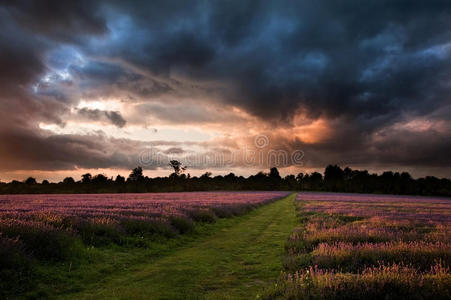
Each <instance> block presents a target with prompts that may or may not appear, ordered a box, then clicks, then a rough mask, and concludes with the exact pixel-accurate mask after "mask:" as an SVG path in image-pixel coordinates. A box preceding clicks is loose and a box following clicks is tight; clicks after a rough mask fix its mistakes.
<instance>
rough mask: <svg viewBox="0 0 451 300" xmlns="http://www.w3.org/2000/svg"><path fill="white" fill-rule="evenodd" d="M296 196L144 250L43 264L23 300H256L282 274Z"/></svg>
mask: <svg viewBox="0 0 451 300" xmlns="http://www.w3.org/2000/svg"><path fill="white" fill-rule="evenodd" d="M294 197H295V194H292V195H290V196H288V197H286V198H284V199H282V200H279V201H276V202H274V203H272V204H269V205H266V206H263V207H261V208H258V209H256V210H254V211H252V212H250V213H248V214H246V215H244V216H240V217H233V218H229V219H220V220H218V221H217V222H216V223H214V224H202V225H197V226H196V227H195V230H194V232H192V233H190V234H186V235H182V236H180V237H177V238H173V239H159V240H143V242H142V243H143V245H145V247H141V248H137V247H134V246H131V247H123V246H121V247H119V246H111V247H108V248H106V247H103V248H93V247H91V248H87V249H85V251H84V253H83V255H82V257H81V258H79V259H76V260H74V261H73V262H72V263H71V262H65V263H61V264H59V265H50V264H49V265H40V266H38V267H37V269H36V270H35V271H36V274H37V277H39V278H40V279H39V280H38V282H39V284H38V286H37V287H35V288H34V289H33V290H32V291H31V292H29V293H28V294H27V296H31V297H55V298H76V299H94V298H95V299H99V298H100V299H102V298H103V299H106V298H108V299H130V298H134V299H135V298H138V299H139V298H141V299H255V298H256V296H257V294H258V293H259V291H260V290H261V289H262V288H264V287H265V286H267V285H268V284H270V283H272V282H273V281H274V280H275V279H276V278H277V277H278V275H279V273H280V270H281V269H282V256H283V255H284V244H285V241H286V239H287V237H288V236H289V234H290V233H291V231H292V230H293V228H294V226H295V225H296V215H295V210H294V205H293V200H294Z"/></svg>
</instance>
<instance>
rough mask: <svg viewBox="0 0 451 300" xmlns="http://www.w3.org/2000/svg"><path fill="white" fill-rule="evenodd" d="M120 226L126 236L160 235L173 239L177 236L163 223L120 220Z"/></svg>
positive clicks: (142, 220)
mask: <svg viewBox="0 0 451 300" xmlns="http://www.w3.org/2000/svg"><path fill="white" fill-rule="evenodd" d="M120 225H121V226H122V227H123V228H124V230H125V232H126V233H127V234H131V235H140V236H148V235H162V236H164V237H174V236H175V235H176V234H177V233H176V232H175V230H174V229H173V228H171V226H170V225H169V224H168V223H165V222H163V221H153V220H144V219H123V220H121V222H120Z"/></svg>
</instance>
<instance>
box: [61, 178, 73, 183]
mask: <svg viewBox="0 0 451 300" xmlns="http://www.w3.org/2000/svg"><path fill="white" fill-rule="evenodd" d="M73 183H75V180H74V179H73V178H72V177H66V178H64V179H63V184H73Z"/></svg>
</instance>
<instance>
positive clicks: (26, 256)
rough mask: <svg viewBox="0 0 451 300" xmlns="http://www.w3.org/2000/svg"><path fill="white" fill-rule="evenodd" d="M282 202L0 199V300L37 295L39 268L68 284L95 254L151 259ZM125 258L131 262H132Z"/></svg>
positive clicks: (247, 196)
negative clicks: (171, 244)
mask: <svg viewBox="0 0 451 300" xmlns="http://www.w3.org/2000/svg"><path fill="white" fill-rule="evenodd" d="M286 195H288V193H286V192H197V193H154V194H77V195H67V194H66V195H58V194H52V195H1V196H0V298H2V297H8V295H9V296H11V295H19V294H22V295H23V293H26V292H27V291H28V290H33V289H35V288H36V286H37V284H36V283H35V281H36V278H37V277H38V276H37V275H36V273H35V271H36V267H37V266H40V268H42V267H43V266H44V267H45V268H53V266H54V267H57V266H58V265H61V266H63V265H67V266H68V267H67V268H66V267H64V268H65V271H64V272H63V273H61V272H62V271H61V270H59V271H49V272H50V274H52V276H61V274H65V276H69V275H70V271H71V269H72V268H73V267H72V262H73V261H79V263H78V265H79V266H83V265H85V264H86V263H87V262H86V260H88V261H89V259H91V258H90V257H91V255H92V254H90V253H92V249H104V250H102V251H104V252H105V251H106V252H105V253H104V254H102V255H104V256H105V257H106V258H105V260H108V259H109V258H108V257H109V255H110V254H108V251H111V250H112V249H123V250H114V251H119V252H120V251H125V252H126V253H134V252H136V250H135V249H144V250H143V251H144V253H150V252H149V251H150V250H145V249H153V248H155V247H156V248H158V247H159V246H158V245H163V244H167V242H165V241H166V240H175V239H174V238H176V237H178V236H181V235H185V234H187V233H191V232H193V231H194V230H195V228H196V224H207V223H215V222H216V221H217V220H218V219H220V218H228V217H234V216H240V215H243V214H245V213H247V212H250V211H251V210H253V209H255V208H257V207H260V206H262V205H264V204H268V203H270V202H273V201H275V200H277V199H280V198H282V197H284V196H286ZM114 247H116V248H114ZM146 251H147V252H146ZM158 251H160V250H158ZM160 252H161V251H160ZM102 253H103V252H102ZM121 255H123V254H121ZM146 255H149V254H146ZM130 257H131V258H130V259H131V260H133V259H135V258H134V255H133V254H130ZM96 260H97V259H96ZM90 263H92V262H90ZM99 264H100V265H101V267H103V266H104V265H105V263H101V262H99ZM74 268H75V266H74ZM80 268H82V267H80ZM67 270H69V272H68V271H67ZM80 270H82V269H80ZM112 270H113V271H115V270H117V266H115V267H113V269H112ZM80 272H82V273H83V272H84V271H80ZM92 272H93V273H94V271H92ZM55 274H57V275H55ZM44 276H47V275H44ZM82 276H87V275H82ZM96 276H98V275H96ZM52 284H53V283H52ZM45 292H46V293H47V292H48V289H46V291H45Z"/></svg>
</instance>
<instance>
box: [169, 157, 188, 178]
mask: <svg viewBox="0 0 451 300" xmlns="http://www.w3.org/2000/svg"><path fill="white" fill-rule="evenodd" d="M169 165H170V166H171V167H172V168H173V169H174V173H172V174H174V175H175V176H180V174H182V173H183V172H184V171H185V170H186V169H187V167H186V166H183V165H182V163H181V162H179V161H178V160H171V161H170V162H169Z"/></svg>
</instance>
